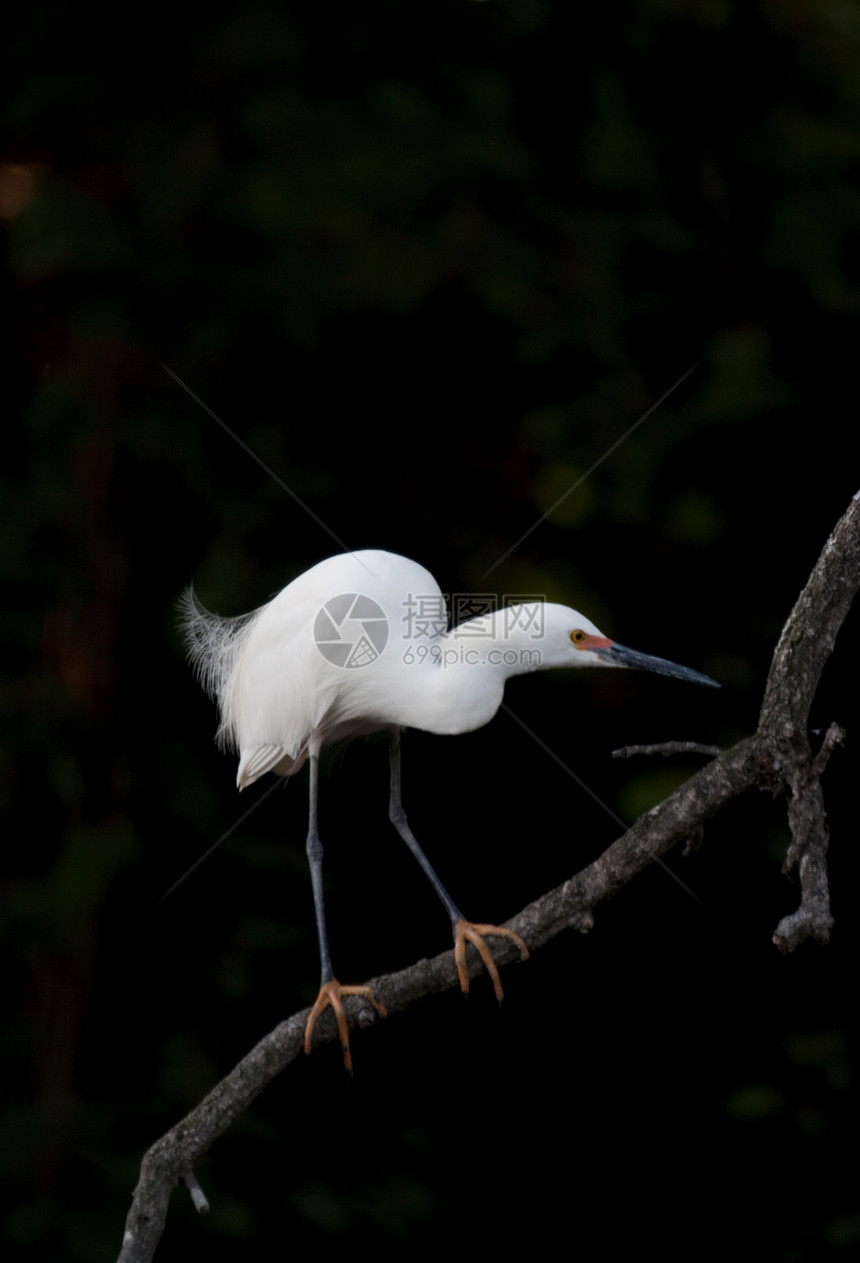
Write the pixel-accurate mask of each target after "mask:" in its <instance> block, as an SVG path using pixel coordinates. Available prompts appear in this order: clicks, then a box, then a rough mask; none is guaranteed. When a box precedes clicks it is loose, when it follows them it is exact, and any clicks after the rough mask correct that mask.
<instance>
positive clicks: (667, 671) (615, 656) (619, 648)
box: [592, 641, 720, 689]
mask: <svg viewBox="0 0 860 1263" xmlns="http://www.w3.org/2000/svg"><path fill="white" fill-rule="evenodd" d="M592 652H593V653H596V654H599V655H600V657H601V658H602V659H603V661H604V662H605V663H606V664H607V666H613V667H632V668H634V670H637V671H654V672H656V674H657V675H671V676H672V677H673V679H676V680H690V681H691V682H692V683H693V684H708V685H709V686H710V687H711V688H714V689H718V688H719V687H720V685H719V684H718V683H717V681H716V680H712V679H711V677H710V676H709V675H703V674H702V672H701V671H693V670H691V668H690V667H680V666H678V664H677V662H669V661H667V659H666V658H652V657H651V655H650V654H649V653H638V652H637V650H635V649H628V648H627V647H626V646H625V645H617V644H616V643H615V641H612V643H611V644H610V645H609V646H608V648H606V649H594V650H592Z"/></svg>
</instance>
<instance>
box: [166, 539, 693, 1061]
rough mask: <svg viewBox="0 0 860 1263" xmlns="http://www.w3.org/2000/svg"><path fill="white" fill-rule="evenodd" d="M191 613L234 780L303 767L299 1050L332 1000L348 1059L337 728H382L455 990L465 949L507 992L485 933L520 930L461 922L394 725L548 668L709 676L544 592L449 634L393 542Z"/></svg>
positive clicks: (427, 586)
mask: <svg viewBox="0 0 860 1263" xmlns="http://www.w3.org/2000/svg"><path fill="white" fill-rule="evenodd" d="M183 623H184V627H185V632H186V637H187V641H188V646H189V651H190V656H191V658H192V661H193V662H194V665H195V667H196V669H197V672H198V675H199V677H200V680H201V682H202V684H203V685H204V687H205V688H206V689H207V691H208V692H209V693H210V695H211V696H212V697H214V699H215V700H216V701H217V703H218V706H219V710H220V720H221V722H220V726H219V729H218V736H219V739H220V741H221V742H222V744H223V745H225V746H226V747H228V748H232V749H235V750H237V751H238V754H239V771H238V776H237V784H238V786H239V789H240V790H241V789H244V788H245V787H246V786H248V785H250V784H252V783H253V782H254V781H256V780H258V779H259V777H261V776H263V775H265V773H266V772H275V773H278V774H280V775H285V776H291V775H293V773H295V772H296V771H298V769H299V768H300V767H301V766H302V764H303V763H304V762H305V761H306V760H308V761H309V763H310V811H309V826H308V837H307V854H308V860H309V863H310V870H311V880H312V883H313V892H314V905H315V910H316V922H317V932H318V936H319V951H320V967H321V981H320V992H319V997H318V999H317V1001H316V1004H315V1005H314V1007H313V1010H312V1012H311V1015H310V1018H309V1020H308V1023H307V1028H306V1034H305V1051H306V1052H307V1051H310V1047H311V1039H312V1035H313V1029H314V1024H315V1022H316V1020H317V1017H318V1016H319V1014H320V1013H321V1012H322V1011H323V1009H324V1008H325V1007H327V1006H329V1005H330V1006H331V1007H332V1009H333V1010H334V1012H335V1016H336V1019H337V1024H338V1031H339V1034H340V1041H341V1046H342V1049H343V1056H344V1062H345V1064H346V1066H347V1069H350V1066H351V1059H350V1051H349V1036H348V1032H347V1024H346V1017H345V1014H344V1010H343V1005H342V1003H341V997H342V996H344V995H354V994H360V995H363V996H365V997H366V998H367V999H368V1000H370V1002H371V1003H372V1004H373V1005H374V1006H375V1007H376V1009H377V1011H378V1012H380V1013H381V1014H382V1015H384V1009H383V1007H382V1005H381V1004H379V1003H378V1002H377V1000H376V998H375V996H374V995H373V994H372V992H371V991H370V989H369V988H368V987H347V986H341V985H340V983H338V981H337V980H336V978H335V976H334V973H333V970H332V964H331V957H330V954H329V946H328V936H327V933H326V923H325V910H324V907H323V887H322V856H323V848H322V844H321V842H320V838H319V832H318V828H317V801H318V792H319V754H320V750H321V748H322V746H324V745H326V744H328V743H329V742H332V741H337V740H339V739H340V738H343V737H349V736H353V735H355V734H359V733H368V732H373V731H376V730H379V729H386V728H387V729H389V730H390V733H391V750H390V762H391V768H390V778H391V779H390V805H389V816H390V819H391V822H392V824H393V825H394V827H395V829H396V830H397V832H398V833H399V834H400V836H401V837H402V838H403V840H404V842H405V843H406V845H407V846H408V847H409V849H410V850H411V851H412V853H413V855H414V856H415V858H416V859H417V860H418V863H419V864H420V865H421V867H422V868H423V870H424V872H425V873H426V874H427V877H428V878H429V879H430V881H431V883H432V885H433V888H434V889H435V891H436V893H437V895H438V896H439V898H440V899H441V901H442V903H443V905H444V906H445V909H446V910H447V912H448V915H449V917H450V918H451V925H452V929H453V934H454V944H455V956H456V962H457V969H458V974H459V979H460V985H461V987H462V989H463V991H464V992H467V991H468V989H469V978H468V973H467V970H466V944H467V942H468V943H472V944H473V945H474V947H475V948H476V949H477V951H478V952H479V954H480V956H481V959H482V960H483V962H484V964H485V966H486V968H487V970H488V972H489V974H490V976H491V977H492V980H493V985H494V987H495V991H496V995H497V997H498V998H499V999H500V1000H501V998H502V986H501V982H500V979H499V974H498V969H497V968H496V964H495V962H494V960H493V958H492V955H491V954H490V950H489V948H488V946H487V943H486V941H485V939H486V938H487V937H494V936H503V937H505V938H507V939H509V940H511V941H512V942H513V943H515V944H516V945H517V947H518V948H519V950H520V954H521V956H522V957H523V958H525V957H527V956H528V948H527V946H526V944H525V943H524V942H523V940H522V939H521V938H520V936H519V935H517V934H515V933H513V931H511V930H507V929H504V928H503V927H500V926H495V925H483V924H475V923H474V922H471V921H468V920H467V919H466V918H465V917H464V916H463V914H462V912H461V911H460V909H459V908H458V907H457V905H456V904H455V903H454V901H453V900H452V898H451V896H450V895H449V894H448V892H447V890H446V889H445V887H444V886H443V885H442V882H441V881H440V880H439V878H438V877H437V875H436V873H435V871H434V870H433V868H432V866H431V864H430V862H429V860H428V859H427V857H426V856H425V854H424V852H423V851H422V850H421V847H420V846H419V845H418V842H417V841H416V839H415V837H414V835H413V833H412V831H411V829H410V828H409V824H408V821H407V819H406V813H405V811H404V810H403V803H402V800H401V788H400V732H401V729H402V728H421V729H423V730H424V731H425V732H431V733H439V734H456V733H462V732H470V731H472V730H473V729H475V728H480V727H481V726H482V725H483V724H486V723H487V722H488V721H489V720H490V719H492V717H493V716H494V715H495V713H496V711H497V710H498V708H499V706H500V705H501V702H502V694H503V692H504V687H505V681H506V680H507V679H508V678H509V677H510V676H514V675H521V674H524V673H527V672H531V671H538V670H545V669H546V668H549V667H585V666H604V667H607V666H608V667H637V668H640V669H642V670H645V671H656V672H657V673H658V674H660V675H669V676H675V677H676V678H678V679H682V680H693V681H696V682H698V683H700V684H710V685H715V681H714V680H711V679H709V678H708V676H706V675H702V674H700V673H699V672H698V671H691V670H689V669H688V668H687V667H681V666H677V665H676V664H675V663H673V662H667V661H665V660H664V659H662V658H653V657H650V656H649V655H647V654H641V653H637V652H635V651H634V650H631V649H627V648H625V647H624V646H622V645H619V644H616V643H615V642H613V641H611V640H609V639H608V638H607V637H606V636H604V635H603V634H602V632H600V631H599V630H598V629H597V628H596V627H595V626H594V624H593V623H592V622H590V621H589V620H588V619H587V618H585V617H584V615H582V614H579V613H578V612H577V611H576V610H573V609H568V608H567V607H566V606H563V605H553V604H549V603H544V602H540V601H534V602H527V603H524V604H520V605H512V606H506V607H503V608H501V609H496V610H494V611H492V612H490V613H485V614H482V615H480V616H479V617H477V618H472V619H470V620H469V621H467V622H464V623H461V624H460V625H459V626H457V627H454V628H452V629H451V630H448V629H447V615H446V612H445V604H444V598H443V595H442V593H441V591H440V589H439V586H438V584H437V583H436V581H435V579H434V578H433V576H432V575H431V574H429V573H428V571H427V570H425V569H424V568H423V566H419V565H418V564H417V563H416V562H414V561H409V560H408V559H407V558H405V557H399V556H397V555H395V554H393V553H388V552H380V551H364V552H358V553H344V554H342V555H340V556H337V557H331V558H329V559H328V560H327V561H321V562H320V563H319V564H318V565H316V566H313V567H311V569H310V570H308V571H306V572H305V573H304V574H302V575H300V576H299V577H298V578H297V579H294V580H293V582H292V583H290V584H288V585H287V586H286V587H285V588H284V589H283V591H282V592H280V593H279V594H278V595H277V596H276V597H274V598H273V600H271V601H270V602H269V603H268V604H267V605H264V606H262V607H261V608H260V609H258V610H255V611H254V612H253V613H251V614H247V615H244V616H243V617H240V618H220V617H219V616H217V615H215V614H211V613H209V612H208V611H207V610H205V609H203V607H202V606H201V605H200V604H199V603H198V602H197V601H196V599H195V597H194V595H193V593H192V592H191V590H190V589H189V591H188V592H187V593H186V596H185V598H184V609H183Z"/></svg>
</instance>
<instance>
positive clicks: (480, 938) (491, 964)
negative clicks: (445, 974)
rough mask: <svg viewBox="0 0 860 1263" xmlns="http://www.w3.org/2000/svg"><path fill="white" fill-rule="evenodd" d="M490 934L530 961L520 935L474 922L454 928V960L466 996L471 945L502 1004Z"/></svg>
mask: <svg viewBox="0 0 860 1263" xmlns="http://www.w3.org/2000/svg"><path fill="white" fill-rule="evenodd" d="M487 934H489V935H490V937H491V938H492V937H497V938H507V939H510V941H511V942H512V943H515V944H516V946H517V947H518V948H519V949H520V960H528V958H529V949H528V948H527V947H526V945H525V943H524V942H523V940H522V939H521V938H520V936H519V934H515V933H514V931H513V930H506V929H504V928H503V927H502V926H500V925H475V924H474V922H472V921H458V922H457V924H456V925H455V926H454V960H455V961H456V962H457V974H458V975H459V978H460V986H461V988H462V990H463V993H464V994H465V995H468V994H469V974H468V972H467V970H466V944H467V943H471V944H472V946H473V947H474V948H475V950H476V951H477V953H478V955H479V956H480V958H481V960H482V961H483V962H484V966H485V968H486V970H487V973H488V974H489V975H490V977H491V978H492V980H493V988H494V989H495V992H496V999H497V1000H498V1001H499V1003H501V1001H502V997H503V996H504V992H503V991H502V980H501V978H500V977H499V971H498V969H497V967H496V962H495V961H494V960H493V958H492V956H491V955H490V949H489V947H487V944H486V943H485V942H484V936H485V935H487ZM317 1003H319V1001H317Z"/></svg>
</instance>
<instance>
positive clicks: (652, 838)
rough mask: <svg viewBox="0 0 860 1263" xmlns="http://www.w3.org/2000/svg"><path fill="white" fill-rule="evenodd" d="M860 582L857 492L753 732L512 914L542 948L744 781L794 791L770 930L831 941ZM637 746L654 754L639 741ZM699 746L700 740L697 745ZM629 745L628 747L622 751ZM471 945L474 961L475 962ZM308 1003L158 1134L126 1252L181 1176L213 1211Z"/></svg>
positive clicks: (781, 941) (507, 953)
mask: <svg viewBox="0 0 860 1263" xmlns="http://www.w3.org/2000/svg"><path fill="white" fill-rule="evenodd" d="M858 587H860V492H858V494H857V495H856V496H855V497H854V498H853V500H852V501H851V504H850V505H849V506H848V509H847V510H846V512H845V514H844V515H843V517H842V518H841V519H840V520H839V522H838V523H837V525H836V527H835V528H834V530H833V532H832V534H831V535H830V538H829V539H828V541H827V543H826V544H825V546H824V549H823V551H822V553H821V556H820V557H819V559H818V561H817V562H816V565H815V567H814V569H813V571H812V574H811V575H810V578H809V581H808V583H807V584H806V587H805V588H804V589H803V591H802V592H801V594H800V596H799V598H798V600H797V603H796V605H795V607H794V609H793V610H792V612H791V615H790V616H789V618H788V621H787V622H786V624H785V627H784V628H783V631H782V634H781V636H780V639H779V642H778V644H777V647H776V650H775V652H774V656H773V660H772V663H771V667H770V673H769V675H768V680H767V685H766V688H765V694H764V700H763V702H762V709H761V715H760V718H759V726H758V729H757V731H756V733H755V734H754V735H753V736H751V737H748V738H746V739H745V740H743V741H740V742H738V743H737V745H735V746H733V747H732V748H731V749H729V750H726V751H724V752H722V753H719V754H717V756H716V757H715V758H714V759H713V760H712V761H711V762H710V763H708V764H707V765H706V766H705V767H703V768H701V769H700V770H699V771H698V772H696V773H695V774H694V775H693V776H691V777H690V779H689V780H688V781H686V782H685V783H684V784H683V785H681V786H680V788H679V789H677V790H676V791H675V792H674V793H673V794H671V795H670V796H669V797H668V798H667V799H666V800H665V801H664V802H662V803H660V804H659V805H658V806H656V807H653V808H652V809H651V810H650V811H648V812H646V813H645V814H644V815H643V816H641V817H640V818H639V819H638V820H637V821H636V823H635V824H634V825H633V826H632V828H630V829H628V830H627V832H626V833H625V834H624V835H623V836H622V837H620V838H618V839H617V840H616V841H615V842H613V843H612V844H611V846H609V847H607V849H606V850H605V851H604V852H603V854H602V855H600V856H598V858H597V859H596V860H594V861H593V863H591V864H589V865H588V866H587V867H586V868H584V869H582V871H581V872H579V873H577V874H575V875H574V876H573V877H571V878H570V879H569V880H568V881H566V882H564V883H563V884H562V885H561V886H559V887H557V888H556V889H555V890H552V891H550V892H549V893H548V894H546V895H544V896H542V897H541V898H540V899H537V900H535V902H534V903H531V904H529V905H528V907H526V908H524V909H523V911H522V912H521V913H519V915H518V916H516V917H514V918H513V920H511V921H509V922H508V926H509V928H510V929H512V930H515V931H516V932H517V933H518V934H520V935H521V936H522V937H523V938H524V939H525V940H526V942H527V943H528V944H529V946H530V947H531V948H532V949H535V948H538V947H540V946H541V945H542V944H544V943H546V942H548V941H549V939H551V938H553V937H554V936H555V935H556V934H559V933H561V931H562V930H566V929H570V928H573V929H577V930H579V931H580V932H582V933H585V932H587V931H588V930H590V929H591V927H592V926H593V924H594V912H595V910H596V909H597V908H598V907H599V906H600V905H601V904H603V903H605V902H606V901H607V900H608V899H611V898H612V896H613V895H615V894H616V893H617V892H618V891H619V890H620V889H621V888H622V887H623V886H625V885H626V884H627V883H628V882H629V881H631V880H632V879H633V877H635V876H636V874H637V873H639V872H641V870H642V869H644V868H646V867H647V866H648V865H649V864H652V863H653V862H654V861H655V860H658V859H659V858H660V857H662V856H663V855H665V854H666V853H667V852H668V851H670V850H671V849H672V847H674V846H675V845H677V844H678V843H679V842H685V843H686V844H687V849H688V850H691V849H693V848H694V847H695V846H696V845H698V843H699V840H700V839H701V836H702V831H703V826H704V822H705V821H706V820H707V819H708V818H709V817H710V816H712V815H713V814H714V813H715V812H716V811H718V810H719V809H720V808H721V807H723V806H725V804H726V803H728V802H729V801H730V800H731V799H732V798H734V797H736V796H737V795H738V794H741V793H743V792H744V791H746V790H748V789H753V788H760V789H767V790H770V791H771V792H773V793H785V794H786V795H787V799H788V822H789V826H790V829H791V836H792V841H791V845H790V846H789V849H788V853H787V855H786V858H785V862H784V865H783V870H784V871H788V870H789V869H791V868H793V867H794V866H795V865H797V866H798V869H799V874H800V886H801V901H800V906H799V907H798V908H797V910H796V911H795V912H793V913H791V914H789V915H787V916H785V917H783V919H782V920H781V921H780V923H779V925H778V926H777V928H776V931H775V933H774V936H773V940H774V943H775V944H776V945H777V947H779V949H780V950H781V951H783V952H788V951H792V950H794V948H795V947H797V946H798V945H799V944H800V943H802V942H803V941H804V940H805V939H807V938H813V939H815V940H816V941H817V942H821V943H826V942H827V941H828V938H829V935H830V930H831V928H832V926H833V917H832V915H831V913H830V901H829V893H828V884H827V867H826V854H827V846H828V841H829V834H828V829H827V822H826V813H825V810H824V795H823V791H822V788H821V780H820V777H821V773H822V772H823V770H824V767H825V765H826V763H827V760H828V758H829V756H830V754H831V752H832V750H833V749H834V747H835V746H836V745H837V744H839V743H840V742H841V741H842V740H843V739H844V733H843V732H842V731H841V729H839V728H838V727H837V726H836V725H835V724H832V725H831V726H830V728H829V729H828V732H827V734H826V736H825V738H824V741H823V743H822V745H821V748H820V749H819V751H818V753H817V755H815V756H813V754H812V751H811V748H810V743H809V737H808V733H807V729H808V722H809V710H810V707H811V705H812V701H813V698H814V696H815V692H816V689H817V687H818V682H819V680H820V678H821V672H822V670H823V668H824V665H825V663H826V662H827V659H828V658H829V656H830V654H831V652H832V650H833V645H834V643H835V640H836V635H837V633H838V631H839V628H840V627H841V625H842V622H843V620H844V618H845V615H846V614H847V612H848V609H849V608H850V606H851V602H852V601H853V599H854V596H855V595H856V592H857V590H858ZM636 752H640V753H641V752H644V748H643V749H641V750H640V749H637V750H636ZM699 752H703V751H702V750H701V748H699ZM619 753H621V752H619ZM494 955H495V956H496V958H497V960H498V961H499V963H500V964H501V963H505V962H507V961H509V960H513V959H514V958H515V957H517V955H518V952H517V950H516V948H515V947H513V946H512V945H511V944H507V945H506V944H505V942H504V940H498V947H496V945H495V944H494ZM479 968H480V967H479V964H478V961H477V957H476V956H475V955H474V954H473V953H470V973H471V972H475V973H477V972H479ZM456 985H457V971H456V968H455V965H454V954H453V952H451V951H447V952H444V953H442V954H441V955H439V956H437V957H435V958H434V959H432V960H422V961H418V962H417V963H416V964H414V965H412V966H410V967H409V968H408V969H404V970H401V971H400V972H399V973H396V974H387V975H385V976H384V977H381V978H375V979H372V980H371V986H372V988H373V991H374V992H375V994H376V996H377V998H378V999H379V1000H380V1001H381V1002H382V1003H383V1004H384V1005H385V1007H386V1009H387V1010H388V1012H389V1013H392V1012H396V1011H397V1010H398V1009H404V1008H406V1007H407V1006H408V1005H410V1004H412V1003H414V1002H415V1001H416V1000H419V999H421V998H422V997H423V996H426V995H429V994H431V993H433V992H436V991H442V990H446V989H447V988H449V987H454V986H456ZM346 1010H347V1015H348V1017H349V1021H350V1025H353V1026H354V1025H359V1026H365V1025H371V1024H373V1023H374V1022H375V1020H376V1015H375V1013H374V1010H373V1008H372V1006H371V1005H370V1004H369V1003H367V1002H366V1001H364V1000H359V999H352V1000H348V1001H347V1002H346ZM308 1013H309V1010H307V1009H306V1010H304V1011H303V1012H301V1013H296V1014H294V1015H293V1016H292V1017H290V1018H289V1019H287V1020H286V1021H284V1022H281V1023H280V1025H279V1026H277V1027H275V1029H274V1030H273V1031H271V1032H270V1033H269V1034H268V1035H266V1036H265V1037H264V1038H263V1039H261V1040H260V1042H259V1043H258V1044H257V1045H256V1047H255V1048H253V1049H252V1050H251V1051H250V1052H249V1053H248V1054H247V1056H245V1057H244V1058H243V1059H242V1060H241V1061H240V1062H239V1063H238V1065H237V1066H235V1067H234V1069H233V1070H232V1071H231V1072H230V1073H229V1074H228V1075H227V1076H226V1077H225V1078H224V1079H222V1080H221V1082H220V1083H219V1084H218V1085H217V1086H216V1087H215V1088H213V1090H212V1091H211V1092H210V1093H209V1094H208V1096H206V1097H205V1098H204V1100H203V1101H201V1103H200V1104H199V1105H198V1106H197V1107H196V1108H195V1109H193V1110H192V1111H191V1112H190V1113H189V1114H188V1115H187V1116H186V1117H185V1118H184V1119H182V1120H181V1121H180V1122H179V1123H177V1124H176V1126H175V1127H173V1128H171V1130H170V1131H169V1132H167V1133H166V1134H165V1135H164V1136H162V1138H161V1139H160V1140H158V1141H156V1142H155V1144H154V1145H153V1146H152V1148H151V1149H149V1151H148V1152H147V1153H146V1155H145V1157H144V1159H143V1163H142V1165H141V1173H140V1180H139V1183H138V1185H137V1188H136V1190H135V1193H134V1199H133V1202H132V1206H131V1210H130V1211H129V1215H128V1219H127V1221H126V1231H125V1236H124V1238H123V1245H122V1249H121V1251H120V1254H119V1260H118V1263H148V1260H151V1259H152V1257H153V1255H154V1253H155V1249H156V1247H157V1244H158V1241H159V1239H160V1237H161V1233H162V1231H163V1229H164V1223H165V1220H166V1216H167V1205H168V1201H169V1198H170V1193H171V1191H172V1189H173V1188H174V1187H176V1185H177V1184H179V1183H184V1184H185V1185H186V1186H187V1187H188V1188H189V1190H190V1192H191V1195H192V1198H193V1200H194V1204H195V1206H196V1207H197V1209H198V1210H200V1211H201V1212H205V1210H207V1209H208V1203H207V1201H206V1197H205V1194H204V1193H203V1191H202V1189H201V1188H200V1186H199V1185H198V1184H197V1181H196V1179H195V1178H194V1175H193V1167H194V1163H195V1162H196V1161H197V1159H198V1158H200V1156H201V1155H202V1154H204V1153H205V1152H206V1151H207V1150H208V1149H209V1147H210V1146H211V1144H212V1143H213V1141H214V1140H215V1139H216V1138H217V1137H218V1136H219V1135H220V1134H221V1133H222V1132H223V1131H225V1130H226V1128H227V1127H229V1126H230V1124H231V1123H232V1122H234V1121H235V1119H236V1118H238V1117H239V1115H240V1114H241V1113H242V1112H243V1111H244V1110H245V1109H247V1107H248V1106H249V1105H250V1103H251V1102H252V1101H253V1100H254V1098H255V1097H256V1096H258V1095H259V1093H260V1092H262V1090H263V1088H265V1087H266V1085H267V1084H268V1083H270V1082H271V1081H272V1079H273V1078H274V1077H275V1076H276V1075H278V1074H280V1073H281V1071H282V1070H284V1069H286V1067H287V1066H288V1065H289V1064H290V1062H292V1061H294V1060H295V1058H296V1057H297V1056H298V1055H299V1053H300V1052H301V1049H302V1044H303V1039H304V1029H305V1023H306V1020H307V1016H308ZM335 1036H336V1030H335V1023H334V1019H333V1018H332V1016H331V1014H330V1012H328V1013H326V1014H324V1015H323V1016H322V1017H321V1018H320V1020H319V1024H318V1033H317V1035H316V1041H317V1042H322V1041H328V1040H331V1039H334V1038H335Z"/></svg>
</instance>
